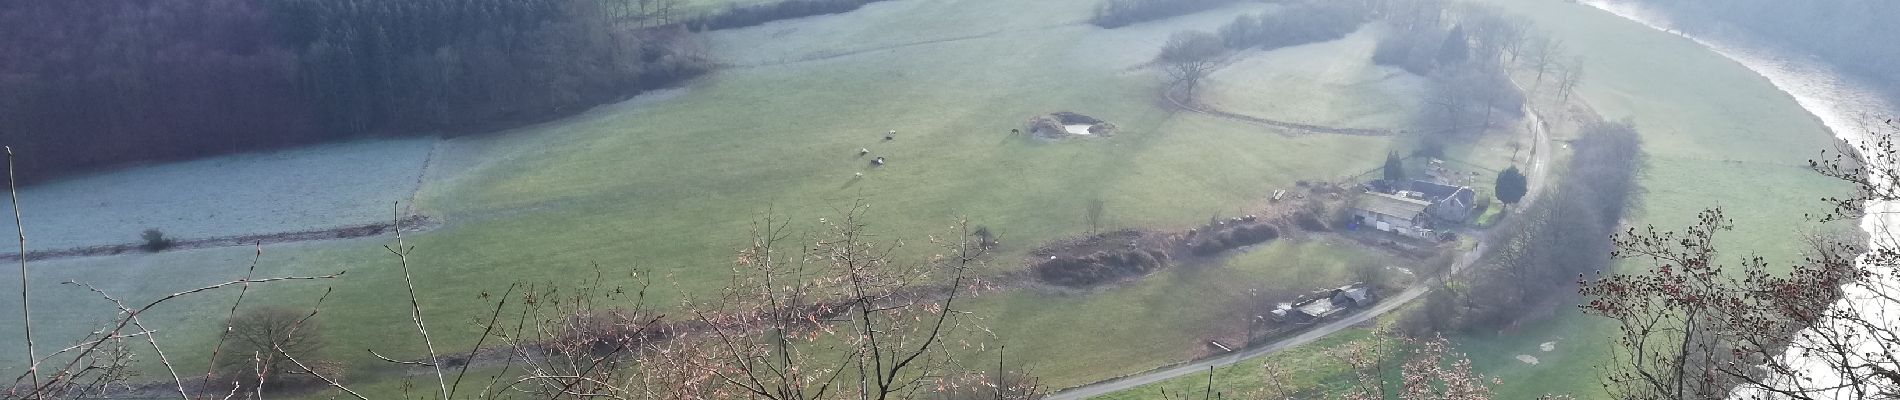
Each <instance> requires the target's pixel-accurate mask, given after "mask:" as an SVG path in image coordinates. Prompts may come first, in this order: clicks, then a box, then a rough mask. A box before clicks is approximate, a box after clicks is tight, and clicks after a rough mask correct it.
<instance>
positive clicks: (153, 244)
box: [139, 228, 177, 253]
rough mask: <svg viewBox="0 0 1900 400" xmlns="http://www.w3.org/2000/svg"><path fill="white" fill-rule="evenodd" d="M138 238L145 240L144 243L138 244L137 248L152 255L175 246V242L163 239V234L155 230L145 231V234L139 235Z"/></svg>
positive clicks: (166, 238)
mask: <svg viewBox="0 0 1900 400" xmlns="http://www.w3.org/2000/svg"><path fill="white" fill-rule="evenodd" d="M139 238H140V239H144V240H145V243H144V244H140V245H139V248H143V249H145V251H149V252H154V253H156V252H159V251H163V250H165V249H169V248H171V247H172V245H175V244H177V242H175V241H173V240H172V239H171V238H168V237H165V232H162V231H159V230H158V229H157V228H153V229H146V230H145V232H142V233H139Z"/></svg>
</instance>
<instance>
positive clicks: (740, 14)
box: [686, 0, 884, 31]
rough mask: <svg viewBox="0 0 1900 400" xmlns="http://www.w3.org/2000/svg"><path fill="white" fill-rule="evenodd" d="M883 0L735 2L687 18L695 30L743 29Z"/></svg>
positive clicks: (687, 24)
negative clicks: (708, 12)
mask: <svg viewBox="0 0 1900 400" xmlns="http://www.w3.org/2000/svg"><path fill="white" fill-rule="evenodd" d="M880 1H884V0H783V1H777V2H770V3H762V4H753V5H745V6H741V5H737V4H733V5H731V6H728V7H726V10H725V11H722V12H718V13H713V14H708V15H702V16H699V17H696V18H693V19H691V20H687V21H686V26H688V27H691V28H692V29H693V30H694V31H712V30H720V29H732V28H744V27H748V26H758V25H761V24H764V23H767V22H772V21H778V20H786V19H793V18H802V17H809V16H815V15H825V14H840V13H846V12H851V11H855V10H857V9H858V8H859V7H863V6H864V5H866V4H871V3H876V2H880Z"/></svg>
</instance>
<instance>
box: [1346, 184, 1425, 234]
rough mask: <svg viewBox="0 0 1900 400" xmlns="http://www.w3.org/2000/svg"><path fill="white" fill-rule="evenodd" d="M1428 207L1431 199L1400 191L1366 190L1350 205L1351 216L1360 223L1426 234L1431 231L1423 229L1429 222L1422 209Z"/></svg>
mask: <svg viewBox="0 0 1900 400" xmlns="http://www.w3.org/2000/svg"><path fill="white" fill-rule="evenodd" d="M1431 206H1432V203H1431V202H1428V201H1425V200H1420V199H1415V198H1411V197H1408V196H1404V195H1400V194H1386V193H1378V192H1370V193H1366V195H1365V196H1361V197H1359V203H1358V204H1355V205H1353V208H1352V219H1353V222H1356V223H1358V224H1359V225H1361V226H1367V227H1371V228H1373V229H1378V230H1380V231H1384V232H1392V233H1397V234H1400V235H1404V236H1409V237H1426V236H1427V235H1429V234H1430V233H1431V232H1430V230H1428V229H1425V228H1424V227H1425V226H1426V225H1427V224H1429V223H1430V221H1429V219H1428V217H1427V216H1426V214H1425V210H1426V209H1427V208H1431Z"/></svg>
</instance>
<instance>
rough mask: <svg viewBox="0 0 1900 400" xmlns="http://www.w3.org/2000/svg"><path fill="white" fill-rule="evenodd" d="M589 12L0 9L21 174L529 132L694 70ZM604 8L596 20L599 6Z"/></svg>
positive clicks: (538, 5) (478, 4) (704, 65)
mask: <svg viewBox="0 0 1900 400" xmlns="http://www.w3.org/2000/svg"><path fill="white" fill-rule="evenodd" d="M599 7H601V4H600V3H598V2H596V1H594V0H407V1H395V2H392V1H373V0H99V1H66V0H19V1H9V2H0V142H4V143H6V144H8V145H10V146H12V147H13V148H14V149H15V151H16V152H17V153H20V154H21V156H20V159H19V165H20V168H21V170H22V171H21V174H22V175H23V176H28V177H35V178H42V179H43V178H45V177H48V176H52V175H56V174H60V173H67V172H73V171H81V170H87V169H94V168H100V167H104V166H111V165H117V164H124V163H131V162H140V161H152V160H169V159H180V158H187V157H195V156H203V155H209V154H218V153H228V152H233V151H242V150H253V149H263V148H271V147H278V146H286V145H292V144H301V143H310V142H316V141H322V140H333V139H340V138H350V137H360V136H364V135H376V134H391V133H404V132H420V133H430V132H440V131H447V132H466V131H476V130H485V129H492V128H496V127H501V126H507V125H512V124H520V123H524V122H532V121H538V120H545V119H549V118H552V117H556V116H560V115H565V114H569V113H573V112H577V111H580V110H584V109H586V108H587V107H590V106H593V105H596V104H600V103H603V102H608V101H613V100H616V99H620V98H625V97H627V96H630V95H632V94H635V93H638V92H640V91H643V90H648V89H652V88H655V87H660V86H665V85H669V84H674V83H677V82H679V81H681V80H683V79H686V78H689V77H692V76H695V75H697V74H700V73H702V72H704V71H706V70H708V69H709V68H710V63H709V62H708V61H707V60H705V59H704V57H702V56H701V51H700V49H699V48H698V47H697V44H696V42H695V41H694V40H693V38H692V37H691V34H690V33H689V32H688V31H687V30H686V29H685V28H684V27H683V26H680V25H678V24H652V23H648V22H649V21H650V20H648V19H640V20H638V23H629V22H627V21H629V19H625V18H614V17H612V15H615V14H614V13H611V12H604V10H601V9H599ZM606 11H611V10H606Z"/></svg>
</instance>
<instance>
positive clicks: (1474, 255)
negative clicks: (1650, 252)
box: [1045, 82, 1551, 400]
mask: <svg viewBox="0 0 1900 400" xmlns="http://www.w3.org/2000/svg"><path fill="white" fill-rule="evenodd" d="M1513 84H1515V82H1513ZM1522 89H1523V88H1522V87H1521V86H1520V87H1519V90H1522ZM1170 100H1172V99H1170ZM1524 111H1525V112H1524V115H1525V116H1526V117H1527V118H1526V120H1525V123H1526V124H1527V125H1528V128H1529V130H1530V132H1531V135H1532V136H1535V140H1534V141H1533V144H1532V147H1531V157H1530V165H1528V166H1525V168H1526V169H1527V170H1528V171H1525V174H1524V176H1525V177H1526V179H1525V180H1526V183H1527V186H1529V188H1528V190H1527V191H1526V193H1525V195H1524V201H1523V202H1522V203H1520V204H1518V205H1517V206H1516V208H1514V209H1523V208H1525V207H1528V206H1530V205H1531V203H1533V202H1535V201H1537V199H1538V194H1539V193H1542V192H1543V188H1544V184H1545V182H1547V181H1548V180H1549V179H1548V178H1549V172H1550V168H1549V164H1550V153H1551V151H1550V132H1549V129H1550V126H1549V124H1547V123H1545V122H1544V118H1543V117H1542V116H1540V115H1538V114H1537V110H1535V109H1532V108H1531V107H1530V106H1529V105H1528V104H1527V105H1525V106H1524ZM1487 248H1489V246H1488V245H1487V243H1486V241H1484V240H1479V241H1478V245H1477V246H1475V247H1473V248H1472V249H1471V250H1467V251H1465V253H1464V254H1463V255H1460V256H1459V257H1458V260H1457V262H1454V263H1452V265H1451V268H1448V269H1447V270H1446V271H1445V274H1444V275H1442V276H1439V277H1434V278H1432V279H1430V280H1428V281H1425V282H1421V283H1419V284H1415V285H1412V287H1411V288H1408V289H1406V290H1405V291H1404V292H1400V293H1399V294H1398V295H1395V296H1389V297H1386V298H1385V299H1384V300H1381V301H1379V303H1378V304H1376V305H1373V306H1372V308H1367V309H1364V310H1359V311H1358V312H1355V313H1352V314H1351V315H1347V316H1346V317H1345V318H1340V319H1336V320H1333V321H1332V322H1327V323H1325V324H1322V325H1319V326H1317V327H1314V328H1312V329H1309V330H1307V331H1306V332H1302V333H1300V334H1298V335H1294V336H1293V337H1290V338H1286V339H1281V340H1279V341H1275V342H1270V343H1266V344H1262V345H1259V346H1254V347H1250V348H1247V349H1244V350H1241V351H1238V352H1234V353H1228V354H1224V355H1220V356H1215V357H1209V358H1203V359H1200V360H1195V361H1191V362H1188V363H1185V364H1178V365H1175V366H1171V367H1163V368H1160V369H1156V370H1152V371H1148V372H1143V373H1140V374H1135V375H1129V376H1125V377H1121V378H1115V379H1110V380H1106V381H1101V382H1096V383H1091V384H1087V385H1082V386H1077V387H1073V388H1068V389H1063V390H1062V391H1058V392H1055V393H1052V394H1050V395H1049V396H1048V397H1045V399H1048V400H1071V399H1086V398H1090V397H1095V396H1101V395H1105V394H1109V393H1114V392H1119V391H1123V390H1128V389H1133V388H1136V387H1140V386H1143V385H1147V384H1151V383H1156V382H1161V381H1165V380H1168V379H1173V378H1178V377H1182V376H1186V375H1190V374H1195V373H1199V372H1203V371H1206V370H1207V369H1208V368H1210V367H1219V366H1226V365H1232V364H1234V363H1238V362H1241V361H1245V360H1247V359H1251V358H1255V357H1260V356H1264V355H1268V354H1273V353H1278V352H1280V351H1282V350H1286V349H1290V348H1294V347H1298V346H1300V345H1304V344H1307V343H1312V342H1313V341H1316V340H1319V339H1320V338H1324V337H1326V336H1327V335H1331V334H1334V333H1338V332H1339V331H1343V330H1346V328H1350V327H1352V326H1353V325H1358V324H1360V323H1364V322H1366V321H1370V320H1372V319H1373V318H1377V317H1379V316H1381V315H1385V314H1386V313H1390V312H1392V311H1393V310H1397V309H1399V307H1401V306H1404V305H1405V304H1407V303H1411V302H1412V301H1414V300H1418V299H1419V298H1421V297H1424V295H1425V292H1427V291H1429V290H1431V287H1433V286H1437V283H1438V281H1440V280H1443V279H1444V277H1446V276H1452V275H1456V274H1457V273H1459V272H1461V271H1463V270H1464V269H1465V268H1466V267H1470V266H1471V264H1474V263H1476V262H1477V261H1478V257H1479V256H1480V255H1483V254H1484V251H1485V249H1487Z"/></svg>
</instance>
